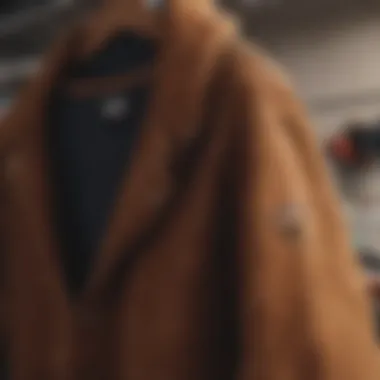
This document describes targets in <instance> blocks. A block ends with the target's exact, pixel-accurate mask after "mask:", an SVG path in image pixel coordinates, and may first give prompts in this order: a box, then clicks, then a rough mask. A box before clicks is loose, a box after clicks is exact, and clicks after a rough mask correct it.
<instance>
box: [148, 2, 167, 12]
mask: <svg viewBox="0 0 380 380" xmlns="http://www.w3.org/2000/svg"><path fill="white" fill-rule="evenodd" d="M165 1H166V0H145V2H146V4H147V7H148V8H149V9H152V10H159V9H162V8H163V7H164V5H165Z"/></svg>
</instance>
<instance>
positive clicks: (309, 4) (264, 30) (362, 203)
mask: <svg viewBox="0 0 380 380" xmlns="http://www.w3.org/2000/svg"><path fill="white" fill-rule="evenodd" d="M189 1H191V0H189ZM84 6H85V4H84V3H83V1H78V0H1V3H0V105H1V110H0V111H1V112H2V113H4V112H6V110H7V107H8V106H9V103H10V102H11V101H12V99H13V98H14V96H15V95H16V94H17V91H18V89H19V88H20V86H21V85H22V84H23V83H24V82H25V81H26V80H27V79H28V78H29V77H30V76H31V75H32V74H33V73H34V72H35V71H36V70H37V68H38V65H39V62H40V57H41V54H43V52H44V51H45V50H46V49H47V47H48V46H49V43H50V42H51V41H52V40H53V39H54V37H55V36H56V34H57V32H58V31H59V30H60V28H62V27H63V26H64V25H65V23H67V22H69V21H70V20H72V18H73V17H76V16H77V15H78V13H79V12H80V11H81V9H82V8H83V7H84ZM223 6H225V7H227V8H229V9H231V11H233V12H234V13H238V14H239V15H240V17H241V19H242V22H243V25H244V27H245V31H246V34H247V35H248V36H249V38H251V39H252V40H253V41H256V42H257V43H259V44H261V45H262V46H263V47H264V48H266V49H267V50H268V51H269V52H270V53H271V54H272V55H273V56H274V57H275V58H276V59H277V60H278V61H280V62H281V63H282V64H283V65H284V66H285V68H286V70H287V71H288V72H289V74H290V76H291V78H292V80H293V83H294V86H295V88H296V89H297V91H298V93H299V95H300V96H301V97H302V99H303V101H304V103H305V104H306V105H307V107H308V108H309V112H310V114H311V116H312V119H313V123H314V127H315V131H316V134H317V137H318V139H319V142H320V144H321V146H322V149H323V151H324V153H325V155H326V159H327V160H328V162H329V167H330V168H331V170H332V173H333V175H334V179H335V180H336V183H337V185H338V187H339V190H340V194H341V196H342V200H343V203H344V207H345V212H346V216H347V221H348V223H349V225H350V228H351V231H352V241H353V244H354V245H355V247H356V250H357V251H358V252H359V251H360V252H361V253H362V255H363V258H364V259H363V260H364V262H365V263H366V264H367V268H368V269H369V270H375V271H377V270H378V269H380V171H379V165H378V162H379V160H378V157H380V138H378V135H379V136H380V2H379V1H378V0H372V1H371V0H318V1H315V0H225V2H224V4H223ZM378 130H379V132H378ZM377 141H379V143H377Z"/></svg>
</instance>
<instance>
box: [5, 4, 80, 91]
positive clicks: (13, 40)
mask: <svg viewBox="0 0 380 380" xmlns="http://www.w3.org/2000/svg"><path fill="white" fill-rule="evenodd" d="M76 5H77V1H75V0H50V2H47V3H46V4H45V5H39V6H34V7H32V8H30V7H29V8H24V9H23V10H20V11H16V12H12V13H10V14H8V15H4V16H2V17H0V88H2V89H4V88H12V87H13V88H14V87H15V86H17V85H18V84H19V83H22V82H23V81H24V80H25V79H26V78H28V77H29V76H30V75H32V74H33V73H34V72H35V70H36V69H37V67H38V64H39V61H40V55H41V53H42V50H43V49H44V46H45V45H46V44H47V43H49V42H50V40H51V39H52V38H53V37H54V34H55V31H56V30H57V28H58V27H60V26H61V25H62V23H63V21H64V20H66V19H68V18H69V16H70V15H72V14H73V13H74V11H75V10H76ZM19 46H20V48H19ZM22 47H26V49H23V48H22ZM25 50H26V51H25Z"/></svg>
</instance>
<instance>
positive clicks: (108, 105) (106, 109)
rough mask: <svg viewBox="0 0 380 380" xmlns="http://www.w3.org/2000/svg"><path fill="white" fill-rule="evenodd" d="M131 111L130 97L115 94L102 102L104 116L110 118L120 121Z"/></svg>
mask: <svg viewBox="0 0 380 380" xmlns="http://www.w3.org/2000/svg"><path fill="white" fill-rule="evenodd" d="M129 112H130V102H129V99H127V98H124V97H121V96H114V97H110V98H107V99H105V100H104V102H103V104H102V109H101V113H102V116H103V117H104V118H106V119H109V120H115V121H119V120H122V119H123V118H125V117H126V116H127V115H128V114H129Z"/></svg>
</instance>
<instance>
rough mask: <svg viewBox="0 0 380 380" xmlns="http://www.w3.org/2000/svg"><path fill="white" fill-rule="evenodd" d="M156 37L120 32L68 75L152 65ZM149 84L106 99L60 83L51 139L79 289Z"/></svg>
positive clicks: (66, 244)
mask: <svg viewBox="0 0 380 380" xmlns="http://www.w3.org/2000/svg"><path fill="white" fill-rule="evenodd" d="M154 50H155V49H154V46H153V43H152V42H151V41H148V40H144V39H142V38H141V37H139V36H136V35H133V34H125V35H120V36H118V37H117V38H115V39H114V40H112V41H111V43H110V44H109V45H108V46H107V47H106V48H105V49H104V50H102V51H101V52H100V53H97V54H96V55H95V56H93V57H91V58H90V59H88V60H86V61H85V62H81V63H80V64H77V65H75V66H72V67H70V68H69V70H68V74H67V76H68V78H71V79H72V78H81V79H82V78H94V77H108V76H112V75H120V74H125V73H128V71H129V70H133V69H136V68H139V67H140V66H142V65H145V64H149V63H150V62H151V61H152V59H153V57H154ZM148 93H149V91H148V89H147V88H141V87H137V88H132V89H131V88H129V89H127V90H125V91H123V92H121V93H117V94H113V95H112V96H107V97H106V98H101V97H99V96H96V97H90V98H84V99H83V98H82V99H78V98H73V97H72V96H71V97H70V96H68V95H67V94H65V91H64V90H60V89H56V90H55V92H54V94H53V95H54V96H53V98H52V103H51V106H50V110H51V112H50V120H49V123H48V124H49V128H48V130H49V145H50V154H51V162H52V172H53V175H54V183H55V193H56V210H57V212H56V216H57V225H58V230H59V231H58V232H59V235H60V240H61V247H62V264H63V266H64V269H65V272H66V279H67V281H68V283H69V286H70V289H71V290H72V291H73V292H74V293H75V292H77V291H79V290H80V289H81V288H82V286H83V284H84V282H85V280H86V275H87V273H88V272H89V270H90V268H91V265H92V263H93V260H94V255H95V253H96V250H97V247H98V245H99V242H100V239H101V238H102V236H103V235H104V234H105V228H106V225H107V220H108V217H109V213H110V210H111V209H112V207H113V202H114V199H115V197H116V193H117V190H118V188H119V185H120V183H121V181H122V177H123V175H124V173H125V172H126V169H127V168H128V162H129V158H130V155H131V150H132V148H133V146H134V143H135V141H136V137H137V136H138V131H139V127H140V123H141V121H142V119H143V116H144V114H145V110H146V106H147V98H148Z"/></svg>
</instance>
